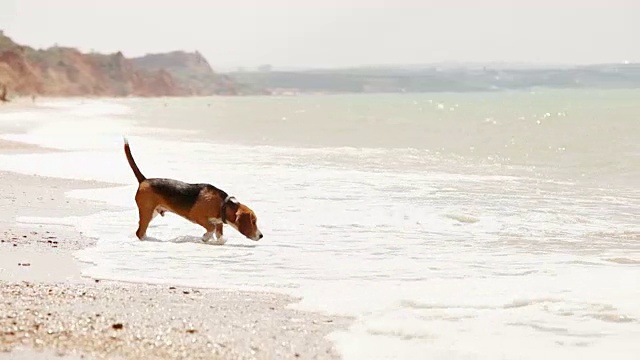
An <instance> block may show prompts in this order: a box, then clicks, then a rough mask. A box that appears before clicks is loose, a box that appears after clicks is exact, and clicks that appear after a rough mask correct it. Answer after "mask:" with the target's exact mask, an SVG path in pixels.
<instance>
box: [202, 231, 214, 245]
mask: <svg viewBox="0 0 640 360" xmlns="http://www.w3.org/2000/svg"><path fill="white" fill-rule="evenodd" d="M211 237H213V232H208V233H204V235H202V242H205V243H206V242H209V240H211Z"/></svg>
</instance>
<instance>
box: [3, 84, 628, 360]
mask: <svg viewBox="0 0 640 360" xmlns="http://www.w3.org/2000/svg"><path fill="white" fill-rule="evenodd" d="M639 99H640V90H635V89H630V90H610V89H605V90H600V89H581V90H575V89H574V90H549V89H536V90H526V91H525V90H522V91H500V92H478V93H429V94H343V95H299V96H264V97H196V98H152V99H144V98H126V99H80V98H72V99H38V100H37V102H36V104H35V105H34V106H32V107H28V108H20V109H14V110H3V111H2V112H0V124H2V126H3V127H4V128H8V129H9V130H10V133H8V134H4V135H2V138H4V139H8V140H15V141H22V142H26V143H31V144H37V145H41V146H46V147H51V148H56V149H61V150H64V151H60V152H48V153H42V152H41V153H37V154H12V155H0V170H8V171H14V172H19V173H25V174H37V175H43V176H54V177H61V178H68V179H84V180H97V181H105V182H110V183H115V184H119V186H113V187H107V188H101V189H89V190H87V189H85V190H73V191H70V192H68V193H66V196H67V197H69V198H80V199H90V200H95V201H99V202H103V203H106V204H108V205H111V206H110V207H108V208H109V209H111V210H110V211H106V212H100V213H96V214H92V215H89V216H68V217H62V218H56V217H48V218H42V217H39V218H35V217H28V216H26V217H19V218H18V219H17V221H18V222H20V223H24V224H30V223H39V224H43V223H44V224H51V226H55V225H59V226H74V227H76V228H77V229H78V230H79V231H81V232H83V233H84V234H86V235H88V236H91V237H95V238H97V244H96V246H95V247H91V248H87V249H84V250H81V251H78V252H76V253H75V254H74V255H75V257H76V258H77V259H78V260H79V261H80V263H81V265H82V273H83V274H84V275H85V276H88V277H95V278H99V279H112V280H121V281H129V282H144V283H154V284H174V285H182V286H192V287H212V288H231V289H242V290H259V291H270V292H278V293H285V294H290V295H293V296H295V297H298V298H300V301H299V302H296V303H293V304H292V305H291V307H293V308H296V309H301V310H307V311H314V312H321V313H328V314H335V315H345V316H349V317H352V318H353V323H352V324H351V325H350V326H349V327H348V328H347V329H341V330H339V331H335V332H333V333H331V334H330V335H328V338H329V339H330V340H331V341H333V342H334V344H335V346H336V348H337V350H338V351H339V352H340V354H341V355H342V356H343V357H344V358H345V359H454V360H455V359H483V360H484V359H487V360H489V359H491V360H494V359H562V360H565V359H581V360H584V359H619V360H622V359H630V360H631V359H634V360H635V359H638V358H639V356H640V355H639V354H640V341H638V340H640V100H639ZM7 109H8V107H7ZM123 136H126V137H127V138H128V139H129V142H130V144H131V150H132V152H133V156H134V157H135V159H136V161H137V163H138V165H139V166H140V168H141V170H142V172H143V173H144V174H145V175H146V176H147V177H168V178H176V179H180V180H183V181H187V182H198V183H201V182H207V183H211V184H213V185H215V186H217V187H219V188H221V189H223V190H225V191H226V192H228V193H229V194H232V195H234V196H236V198H237V199H238V200H239V201H240V202H243V203H245V204H247V205H248V206H249V207H251V208H252V209H253V210H254V211H255V212H256V214H257V216H258V225H259V227H260V229H261V230H262V232H263V234H264V238H263V239H262V240H260V241H258V242H254V241H251V240H248V239H246V238H244V237H243V236H242V235H240V234H239V233H238V232H236V231H235V230H234V229H232V228H230V227H227V228H226V229H225V237H226V238H227V240H228V241H227V243H226V244H225V245H222V246H219V245H209V244H203V243H202V242H201V241H200V237H201V235H202V234H203V233H204V231H203V229H201V228H200V227H198V226H197V225H194V224H192V223H190V222H188V221H185V220H183V219H181V218H179V217H177V216H175V215H172V214H166V216H165V217H156V218H155V219H154V220H153V222H152V223H151V226H150V228H149V230H148V235H149V238H148V239H147V241H138V240H137V238H136V237H135V230H136V228H137V210H136V206H135V202H134V194H135V191H136V187H137V182H136V180H135V177H134V175H133V173H132V171H131V169H130V168H129V166H128V164H127V161H126V159H125V157H124V153H123Z"/></svg>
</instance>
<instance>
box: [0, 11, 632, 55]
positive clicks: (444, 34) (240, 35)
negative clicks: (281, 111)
mask: <svg viewBox="0 0 640 360" xmlns="http://www.w3.org/2000/svg"><path fill="white" fill-rule="evenodd" d="M0 29H4V30H5V32H6V34H7V35H9V36H11V37H13V38H14V40H16V41H18V42H21V43H24V44H27V45H31V46H35V47H48V46H50V45H52V44H54V43H58V44H60V45H66V46H74V47H79V48H80V49H82V50H85V51H88V50H90V49H95V50H96V51H101V52H115V51H118V50H121V51H123V52H124V53H125V55H127V56H137V55H141V54H144V53H148V52H162V51H169V50H174V49H184V50H191V51H193V50H196V49H197V50H200V51H201V52H202V53H203V55H204V56H205V57H206V58H207V59H208V60H209V62H211V64H212V65H213V67H214V68H227V67H235V66H256V65H260V64H265V63H270V64H273V65H274V66H285V67H291V66H294V67H335V66H345V65H362V64H407V63H408V64H418V63H432V62H441V61H464V62H494V61H504V62H526V63H595V62H622V61H635V62H640V41H639V39H640V0H224V1H223V0H206V1H205V0H178V1H174V0H105V1H96V0H91V1H90V0H0Z"/></svg>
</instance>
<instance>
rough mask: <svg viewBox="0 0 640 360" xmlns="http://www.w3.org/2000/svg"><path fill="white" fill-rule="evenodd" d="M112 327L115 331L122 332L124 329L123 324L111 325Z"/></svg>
mask: <svg viewBox="0 0 640 360" xmlns="http://www.w3.org/2000/svg"><path fill="white" fill-rule="evenodd" d="M111 327H112V328H113V329H114V330H121V329H122V328H123V327H124V325H122V324H121V323H116V324H113V325H111Z"/></svg>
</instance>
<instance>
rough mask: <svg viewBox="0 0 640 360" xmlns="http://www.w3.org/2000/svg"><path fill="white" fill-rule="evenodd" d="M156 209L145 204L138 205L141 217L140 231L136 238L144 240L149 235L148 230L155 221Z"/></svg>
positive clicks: (137, 232)
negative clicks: (153, 220)
mask: <svg viewBox="0 0 640 360" xmlns="http://www.w3.org/2000/svg"><path fill="white" fill-rule="evenodd" d="M155 212H156V211H155V208H154V207H152V206H145V204H138V214H139V216H140V219H139V222H138V230H137V231H136V236H137V237H138V239H140V240H142V238H144V236H145V235H146V234H147V228H148V227H149V223H150V222H151V220H152V219H153V216H154V213H155Z"/></svg>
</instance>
